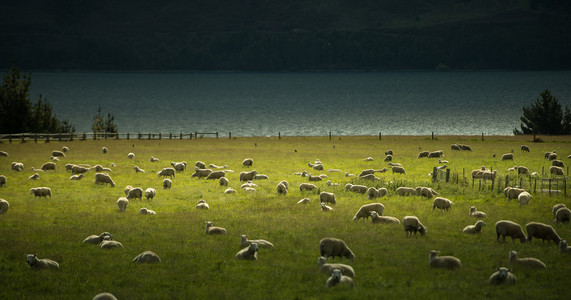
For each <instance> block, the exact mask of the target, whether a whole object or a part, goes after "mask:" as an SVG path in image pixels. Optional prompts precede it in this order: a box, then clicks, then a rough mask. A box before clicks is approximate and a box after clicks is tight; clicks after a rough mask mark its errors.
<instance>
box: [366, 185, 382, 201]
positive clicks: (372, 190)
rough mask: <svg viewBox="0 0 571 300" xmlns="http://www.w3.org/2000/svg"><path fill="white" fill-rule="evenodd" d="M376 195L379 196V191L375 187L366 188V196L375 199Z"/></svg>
mask: <svg viewBox="0 0 571 300" xmlns="http://www.w3.org/2000/svg"><path fill="white" fill-rule="evenodd" d="M377 197H379V191H378V190H377V189H376V188H375V187H370V188H369V189H367V198H369V199H375V198H377Z"/></svg>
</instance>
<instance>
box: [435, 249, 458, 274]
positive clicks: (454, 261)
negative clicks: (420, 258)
mask: <svg viewBox="0 0 571 300" xmlns="http://www.w3.org/2000/svg"><path fill="white" fill-rule="evenodd" d="M438 253H440V251H436V250H430V256H429V257H428V264H429V265H430V267H432V268H443V269H450V270H455V269H458V268H460V267H462V263H461V262H460V260H459V259H458V258H456V257H454V256H438Z"/></svg>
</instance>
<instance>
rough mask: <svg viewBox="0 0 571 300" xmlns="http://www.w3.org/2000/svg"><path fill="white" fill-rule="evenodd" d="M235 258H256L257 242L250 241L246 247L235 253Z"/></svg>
mask: <svg viewBox="0 0 571 300" xmlns="http://www.w3.org/2000/svg"><path fill="white" fill-rule="evenodd" d="M236 259H240V260H258V244H257V243H251V244H250V245H249V246H248V247H246V248H244V249H242V250H240V251H238V253H236Z"/></svg>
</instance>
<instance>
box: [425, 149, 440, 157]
mask: <svg viewBox="0 0 571 300" xmlns="http://www.w3.org/2000/svg"><path fill="white" fill-rule="evenodd" d="M427 157H428V158H440V157H444V153H443V152H442V150H437V151H433V152H430V153H428V156H427Z"/></svg>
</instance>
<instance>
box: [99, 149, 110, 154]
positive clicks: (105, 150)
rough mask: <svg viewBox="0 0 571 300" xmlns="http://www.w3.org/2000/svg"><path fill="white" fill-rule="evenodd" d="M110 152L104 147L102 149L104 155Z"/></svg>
mask: <svg viewBox="0 0 571 300" xmlns="http://www.w3.org/2000/svg"><path fill="white" fill-rule="evenodd" d="M108 151H109V150H108V149H107V147H103V148H101V152H103V154H105V153H107V152H108Z"/></svg>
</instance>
